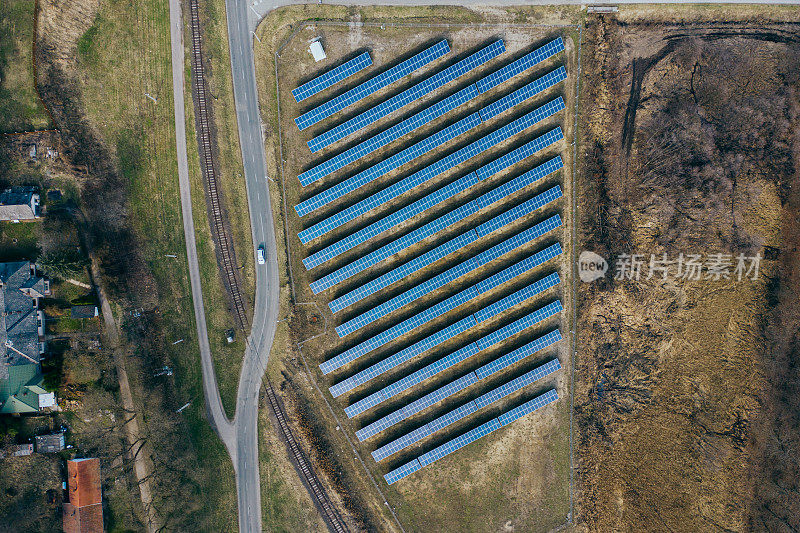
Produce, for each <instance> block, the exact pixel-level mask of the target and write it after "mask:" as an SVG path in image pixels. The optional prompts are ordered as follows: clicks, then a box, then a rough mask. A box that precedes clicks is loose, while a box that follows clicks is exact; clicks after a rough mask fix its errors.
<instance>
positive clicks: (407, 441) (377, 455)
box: [372, 359, 561, 461]
mask: <svg viewBox="0 0 800 533" xmlns="http://www.w3.org/2000/svg"><path fill="white" fill-rule="evenodd" d="M560 369H561V364H560V363H559V362H558V359H555V360H553V361H550V362H548V363H545V364H544V365H542V366H540V367H538V368H535V369H533V370H531V371H530V372H527V373H525V374H523V375H522V376H520V377H518V378H516V379H513V380H511V381H509V382H508V383H504V384H503V385H501V386H499V387H497V388H496V389H493V390H491V391H489V392H487V393H486V394H483V395H481V396H479V397H478V398H476V399H475V400H470V401H469V402H467V403H466V404H464V405H462V406H461V407H458V408H456V409H453V410H452V411H448V412H447V413H445V414H443V415H442V416H440V417H438V418H436V419H434V420H432V421H430V422H428V423H427V424H425V425H424V426H422V427H420V428H417V429H415V430H414V431H411V432H409V433H406V434H405V435H403V436H402V437H399V438H397V439H395V440H393V441H391V442H388V443H386V444H384V445H383V446H381V447H380V448H378V449H377V450H375V451H374V452H372V457H373V458H374V459H375V461H382V460H383V459H385V458H387V457H390V456H392V455H394V454H395V453H397V452H399V451H401V450H403V449H405V448H407V447H409V446H411V445H412V444H415V443H417V442H419V441H421V440H422V439H424V438H426V437H429V436H431V435H433V434H434V433H436V432H437V431H440V430H442V429H444V428H446V427H447V426H449V425H451V424H454V423H456V422H458V421H459V420H463V419H464V418H466V417H468V416H469V415H471V414H473V413H475V412H476V411H478V410H479V409H482V408H483V407H486V406H488V405H490V404H491V403H493V402H496V401H497V400H500V399H502V398H504V397H506V396H508V395H509V394H512V393H514V392H516V391H518V390H521V389H522V388H524V387H525V386H527V385H529V384H531V383H534V382H535V381H538V380H540V379H542V378H543V377H545V376H548V375H550V374H552V373H553V372H555V371H557V370H560Z"/></svg>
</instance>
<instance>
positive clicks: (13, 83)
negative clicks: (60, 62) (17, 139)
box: [0, 0, 49, 133]
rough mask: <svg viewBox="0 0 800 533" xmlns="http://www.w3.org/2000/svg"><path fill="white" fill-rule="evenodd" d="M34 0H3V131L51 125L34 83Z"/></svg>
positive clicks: (0, 63) (0, 41) (0, 15)
mask: <svg viewBox="0 0 800 533" xmlns="http://www.w3.org/2000/svg"><path fill="white" fill-rule="evenodd" d="M33 15H34V1H33V0H6V1H4V2H3V3H2V4H0V133H5V132H14V131H28V130H35V129H43V128H46V127H47V126H48V125H49V119H48V117H47V113H46V112H45V109H44V106H43V105H42V103H41V101H40V100H39V96H38V95H37V94H36V88H35V86H34V83H33Z"/></svg>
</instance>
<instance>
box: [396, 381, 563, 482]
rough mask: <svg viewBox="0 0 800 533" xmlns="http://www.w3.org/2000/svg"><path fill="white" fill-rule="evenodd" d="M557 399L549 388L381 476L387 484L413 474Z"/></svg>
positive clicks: (556, 395) (553, 391)
mask: <svg viewBox="0 0 800 533" xmlns="http://www.w3.org/2000/svg"><path fill="white" fill-rule="evenodd" d="M557 399H558V394H557V393H556V391H555V390H549V391H547V392H545V393H544V394H542V395H540V396H537V397H536V398H534V399H532V400H530V401H528V402H525V403H524V404H522V405H520V406H518V407H515V408H514V409H511V410H510V411H508V412H506V413H504V414H502V415H500V416H499V417H497V418H494V419H492V420H490V421H488V422H486V423H485V424H481V425H480V426H478V427H476V428H475V429H472V430H470V431H467V432H466V433H464V434H463V435H459V436H458V437H456V438H454V439H452V440H450V441H448V442H446V443H444V444H442V445H441V446H438V447H436V448H434V449H433V450H431V451H429V452H428V453H425V454H423V455H421V456H419V457H418V458H417V459H413V460H411V461H409V462H408V463H406V464H404V465H402V466H400V467H398V468H395V469H394V470H392V471H391V472H389V473H387V474H386V475H384V476H383V478H384V479H385V480H386V483H388V484H389V485H391V484H393V483H396V482H397V481H399V480H400V479H403V478H404V477H407V476H409V475H411V474H413V473H414V472H416V471H418V470H419V469H421V468H423V467H425V466H428V465H430V464H431V463H434V462H435V461H438V460H439V459H441V458H442V457H445V456H447V455H449V454H451V453H453V452H455V451H457V450H460V449H461V448H463V447H464V446H466V445H468V444H470V443H472V442H475V441H476V440H478V439H480V438H481V437H484V436H486V435H488V434H489V433H492V432H494V431H497V430H498V429H500V428H501V427H503V426H507V425H508V424H511V423H512V422H514V421H515V420H518V419H520V418H522V417H523V416H525V415H527V414H529V413H532V412H534V411H535V410H537V409H539V408H541V407H544V406H545V405H547V404H549V403H552V402H554V401H556V400H557Z"/></svg>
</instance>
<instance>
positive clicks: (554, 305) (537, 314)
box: [475, 300, 563, 350]
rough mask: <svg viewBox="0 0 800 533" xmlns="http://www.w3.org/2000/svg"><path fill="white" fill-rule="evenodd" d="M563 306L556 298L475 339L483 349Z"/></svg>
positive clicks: (547, 316)
mask: <svg viewBox="0 0 800 533" xmlns="http://www.w3.org/2000/svg"><path fill="white" fill-rule="evenodd" d="M562 309H563V308H562V307H561V300H556V301H555V302H551V303H549V304H547V305H545V306H544V307H540V308H539V309H537V310H536V311H534V312H532V313H530V314H528V315H525V316H524V317H522V318H520V319H518V320H515V321H514V322H511V323H510V324H506V325H505V326H503V327H502V328H500V329H498V330H497V331H494V332H492V333H490V334H489V335H486V336H485V337H482V338H480V339H478V340H477V341H475V343H476V344H477V345H478V347H479V348H480V349H481V350H485V349H486V348H488V347H489V346H491V345H492V344H495V343H497V342H500V341H502V340H505V339H507V338H509V337H511V336H512V335H516V334H517V333H519V332H520V331H523V330H525V329H527V328H529V327H531V326H533V325H535V324H537V323H539V322H541V321H542V320H545V319H547V318H550V317H551V316H553V315H555V314H556V313H560V312H561V310H562Z"/></svg>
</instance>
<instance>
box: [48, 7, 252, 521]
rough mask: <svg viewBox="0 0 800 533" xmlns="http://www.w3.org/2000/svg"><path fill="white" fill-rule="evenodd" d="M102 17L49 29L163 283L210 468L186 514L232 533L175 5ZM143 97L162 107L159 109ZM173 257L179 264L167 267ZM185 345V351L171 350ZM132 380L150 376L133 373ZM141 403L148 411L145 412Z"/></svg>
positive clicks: (61, 11) (181, 375)
mask: <svg viewBox="0 0 800 533" xmlns="http://www.w3.org/2000/svg"><path fill="white" fill-rule="evenodd" d="M95 8H96V4H94V3H89V2H86V3H75V4H71V5H69V6H67V7H64V6H63V5H61V6H55V5H48V6H45V7H44V8H43V25H44V27H45V28H47V30H48V37H49V38H52V39H56V40H60V41H59V42H60V44H61V45H62V46H72V50H73V54H74V55H75V56H77V65H75V66H74V68H75V71H74V72H73V71H69V72H70V73H71V74H74V75H75V76H76V79H77V80H79V89H80V94H81V97H82V103H83V105H84V110H85V115H86V117H87V120H88V121H89V122H90V123H91V125H92V126H93V127H94V128H96V131H97V132H98V133H99V135H100V138H101V139H102V142H103V143H105V145H106V146H107V147H108V148H109V149H110V151H111V153H112V154H113V157H114V158H115V163H116V165H117V167H118V169H119V171H120V172H121V174H122V175H123V176H124V178H125V179H126V182H127V183H128V185H129V187H128V191H127V192H128V205H129V209H130V217H129V220H130V221H131V223H132V224H133V227H134V230H135V232H136V235H137V238H138V240H139V242H140V243H141V246H142V250H141V251H142V254H143V256H144V258H145V260H146V261H147V266H148V268H149V270H150V271H151V272H152V275H153V277H154V280H155V285H154V286H153V287H150V288H149V289H150V290H151V291H152V292H151V294H152V295H154V296H155V297H156V298H157V305H158V310H159V313H160V317H161V325H162V327H163V344H164V345H163V347H162V349H163V351H164V353H165V354H166V356H167V359H168V360H169V361H170V362H171V364H172V366H173V368H174V378H175V382H174V384H175V398H174V400H173V403H174V404H175V405H176V406H180V405H182V404H183V403H186V402H191V405H190V406H189V407H188V408H186V409H185V410H184V411H183V412H182V415H181V416H182V417H183V418H184V420H185V425H181V426H180V427H179V428H176V429H177V430H178V431H180V432H181V433H182V434H183V436H184V438H186V439H187V443H188V444H189V447H190V448H189V449H190V450H192V451H191V453H193V454H195V456H194V457H195V459H194V461H195V462H196V463H197V464H200V465H203V467H202V469H201V470H196V471H195V475H199V479H200V480H201V487H200V488H199V490H200V493H198V498H200V495H199V494H202V502H201V501H199V500H198V501H197V502H185V504H187V505H189V504H192V507H194V508H196V509H199V511H198V512H199V513H200V515H199V516H202V517H203V518H202V519H201V522H202V523H203V527H204V528H208V529H211V530H225V529H228V527H229V526H230V524H233V523H236V497H235V490H234V478H233V468H232V465H231V463H230V459H229V458H228V455H227V453H226V451H225V450H224V447H223V446H222V444H221V442H220V441H219V440H218V438H217V437H216V435H215V434H214V433H213V431H212V430H211V428H210V426H209V425H208V421H207V420H206V418H205V410H204V400H203V392H202V388H201V379H200V376H201V374H200V365H199V360H198V358H199V355H198V348H197V340H196V335H195V327H194V322H193V319H192V317H193V313H192V305H191V292H190V289H189V280H188V275H187V272H186V263H185V261H184V259H183V257H184V250H185V247H184V239H183V226H182V222H181V216H180V202H179V194H178V180H177V163H176V151H175V134H174V115H173V105H172V94H171V87H172V84H171V80H172V77H171V55H170V38H169V17H168V14H169V8H168V2H167V1H164V0H142V1H138V2H133V3H128V2H115V3H113V4H109V5H102V6H101V7H100V11H99V12H95V11H94V9H95ZM64 43H71V45H65V44H64ZM59 51H60V49H59ZM68 51H69V50H68V49H67V51H66V52H65V55H66V54H67V53H68ZM58 57H59V56H58V55H56V58H57V59H58ZM65 68H70V67H69V65H67V66H66V67H65ZM78 72H79V73H80V74H77V73H78ZM187 86H188V84H187ZM145 93H147V94H149V95H151V96H153V97H154V98H155V99H156V100H157V101H156V102H153V101H152V100H150V99H149V98H148V97H147V96H146V95H145ZM187 127H189V128H191V130H192V131H193V122H188V123H187ZM192 146H193V145H192V144H191V143H190V147H192ZM194 146H195V147H196V145H194ZM192 161H195V165H194V168H193V170H194V171H195V172H193V178H194V179H195V183H196V184H199V179H200V178H199V172H197V171H196V169H197V166H196V156H195V158H193V159H192ZM197 191H199V193H198V192H197ZM195 206H199V207H200V208H199V209H195V214H196V224H197V227H198V228H199V229H203V228H207V227H208V224H207V221H206V218H205V209H204V208H203V206H204V200H203V193H202V188H200V187H196V189H195ZM198 243H199V246H198V248H199V250H200V252H201V254H202V256H201V257H203V259H204V263H203V267H204V273H205V274H206V279H205V280H204V281H206V288H207V294H208V295H209V300H208V301H207V303H210V305H212V306H213V305H214V303H215V302H216V301H219V300H215V299H214V298H215V297H216V298H219V295H220V294H221V293H220V291H217V293H216V294H215V293H214V292H213V288H214V280H215V279H216V278H215V277H214V274H215V273H216V261H215V260H214V257H213V249H212V248H211V245H210V242H209V240H208V239H204V238H203V235H202V234H201V235H199V236H198ZM173 254H174V255H177V256H178V258H177V259H174V258H170V257H167V256H168V255H173ZM209 289H211V290H210V291H209ZM119 311H120V312H122V310H119ZM219 326H220V325H219V324H218V323H215V322H212V321H209V329H210V331H211V332H213V333H212V336H217V337H220V338H221V337H222V336H223V331H224V330H223V329H222V328H220V327H219ZM180 339H184V342H180V343H179V344H173V343H174V342H175V341H179V340H180ZM237 374H238V372H237ZM131 379H132V380H133V381H135V380H136V379H143V376H142V375H141V374H140V373H138V374H137V373H131ZM139 385H141V383H140V384H139ZM133 386H134V390H137V389H138V390H140V391H141V390H142V389H141V388H140V387H138V388H137V383H133ZM141 401H142V403H141V405H142V406H143V408H146V406H147V405H148V404H147V402H146V401H144V399H141ZM151 415H155V413H152V414H151ZM145 418H150V419H151V420H153V421H152V422H151V423H157V422H155V420H157V419H158V417H157V416H156V417H154V416H149V417H148V416H147V415H145ZM160 429H163V428H160ZM154 430H155V429H154V428H151V431H154ZM163 496H164V497H168V496H169V495H168V494H164V495H163ZM194 503H196V504H197V505H198V506H194V505H193V504H194Z"/></svg>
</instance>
